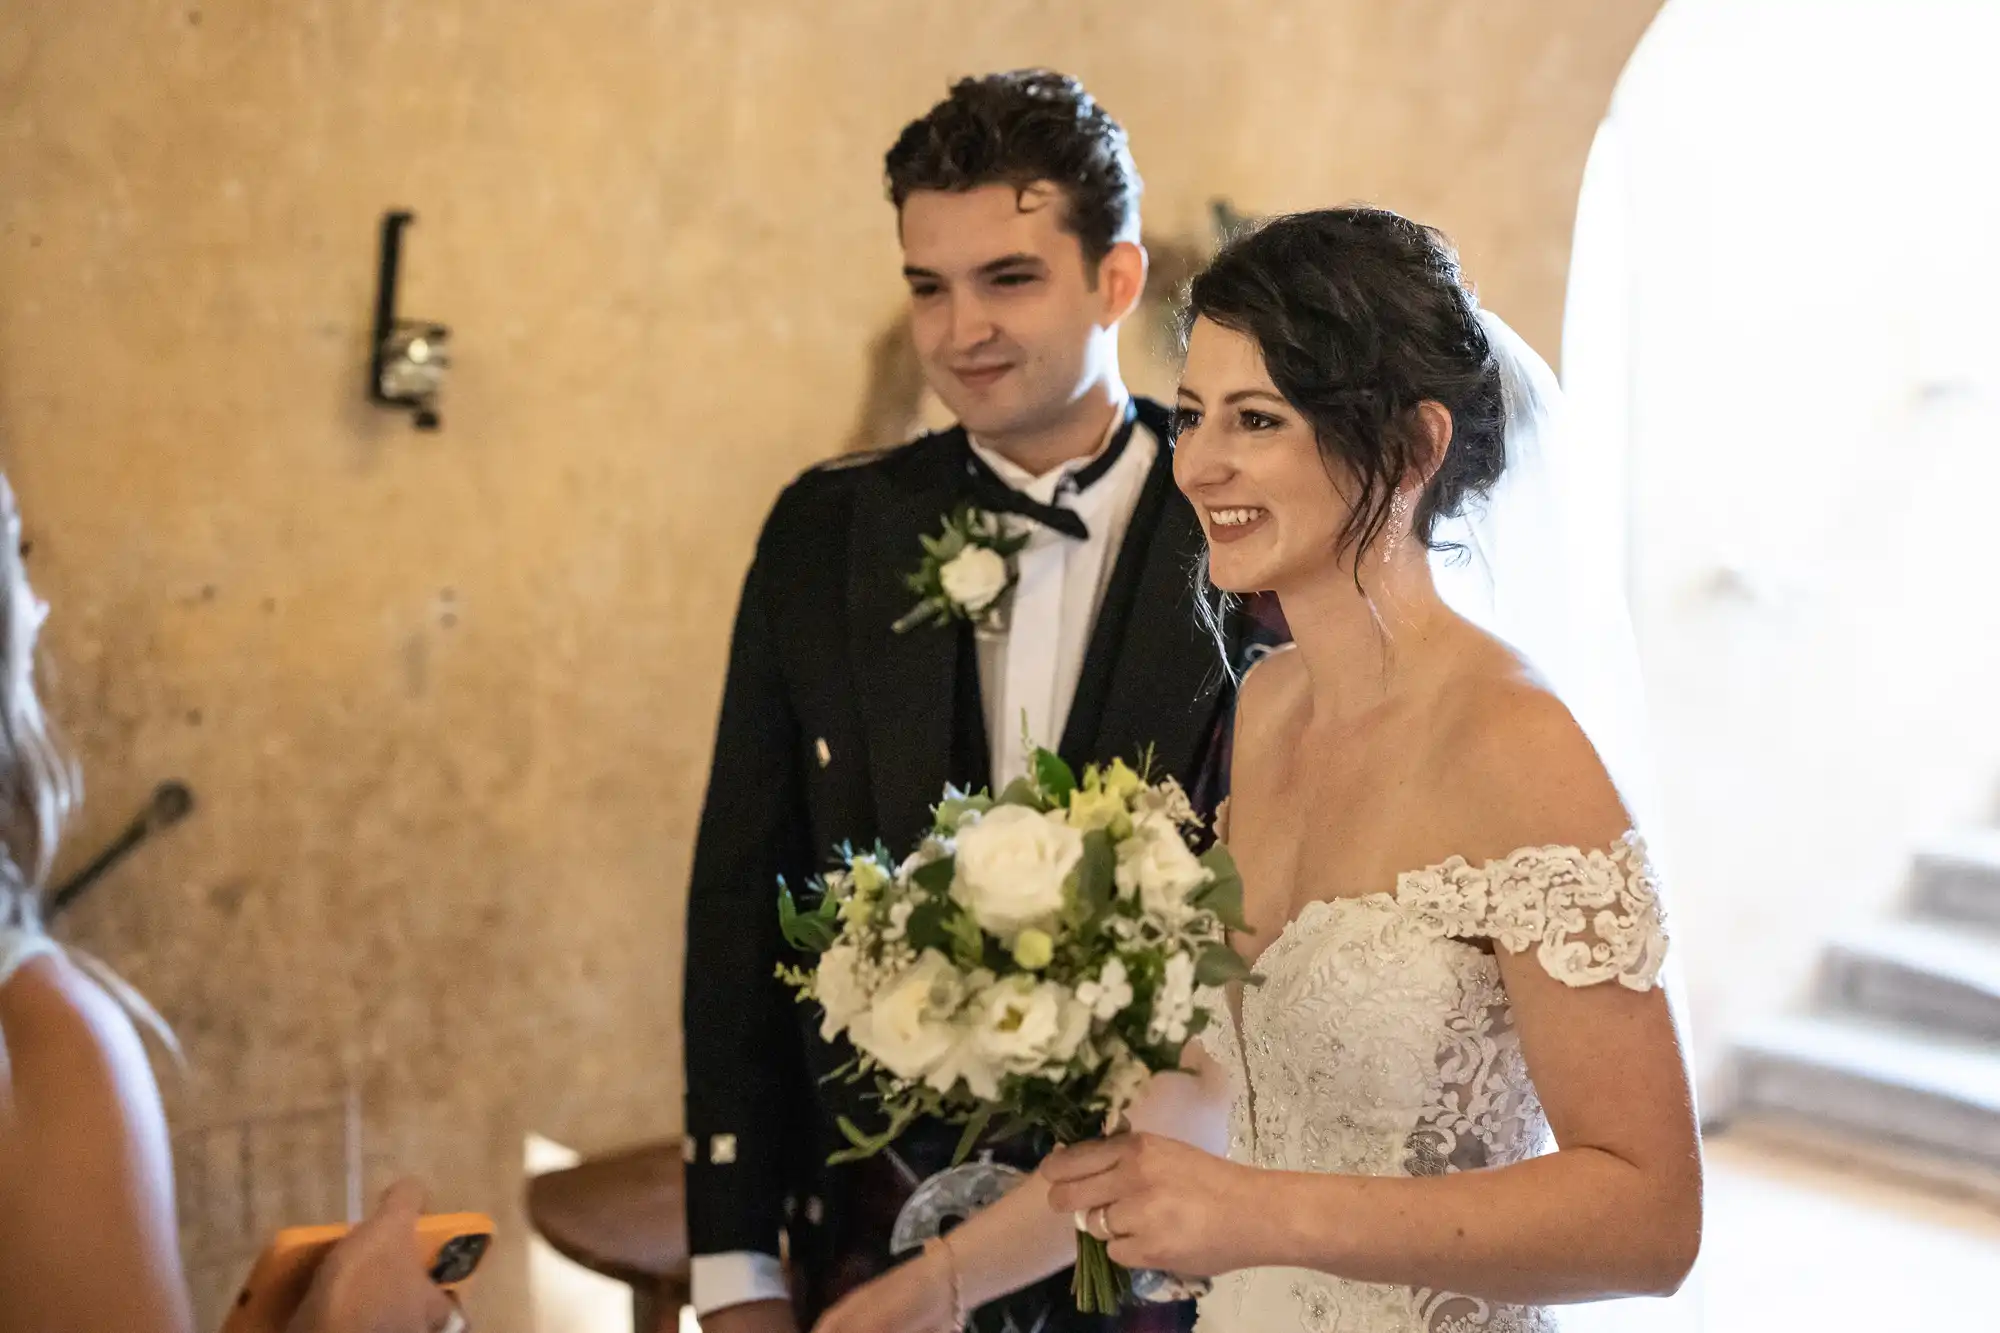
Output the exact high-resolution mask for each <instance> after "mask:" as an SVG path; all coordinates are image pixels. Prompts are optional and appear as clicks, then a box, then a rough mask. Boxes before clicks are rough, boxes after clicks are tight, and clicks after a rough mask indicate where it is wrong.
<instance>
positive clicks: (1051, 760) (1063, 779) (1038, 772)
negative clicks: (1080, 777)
mask: <svg viewBox="0 0 2000 1333" xmlns="http://www.w3.org/2000/svg"><path fill="white" fill-rule="evenodd" d="M1032 767H1033V770H1034V774H1035V784H1036V785H1037V786H1039V787H1040V788H1041V789H1042V795H1043V796H1044V797H1046V798H1047V799H1048V802H1049V804H1050V805H1067V804H1068V803H1069V798H1070V793H1071V792H1073V791H1075V790H1076V773H1075V772H1074V770H1072V769H1071V768H1070V766H1069V765H1068V764H1067V763H1065V762H1064V761H1063V757H1062V756H1061V755H1059V754H1057V753H1056V752H1055V751H1053V750H1045V749H1043V748H1042V747H1041V746H1039V745H1038V746H1036V747H1035V757H1034V761H1033V765H1032Z"/></svg>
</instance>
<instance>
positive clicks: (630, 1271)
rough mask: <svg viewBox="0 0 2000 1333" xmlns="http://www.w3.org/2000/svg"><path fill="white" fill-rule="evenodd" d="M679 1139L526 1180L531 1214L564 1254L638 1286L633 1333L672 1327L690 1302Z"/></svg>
mask: <svg viewBox="0 0 2000 1333" xmlns="http://www.w3.org/2000/svg"><path fill="white" fill-rule="evenodd" d="M686 1197H687V1179H686V1167H685V1164H684V1163H683V1161H682V1159H681V1141H680V1140H679V1139H673V1140H671V1141H668V1142H664V1143H649V1144H646V1145H644V1146H642V1147H638V1148H631V1149H628V1150H626V1151H625V1152H621V1153H613V1154H611V1155H609V1156H606V1157H593V1158H590V1159H589V1160H587V1161H584V1162H580V1163H578V1164H577V1165H576V1166H573V1167H570V1168H569V1169H568V1170H566V1171H550V1172H548V1173H547V1174H545V1175H539V1176H536V1177H534V1178H533V1179H532V1180H530V1181H529V1182H528V1220H529V1221H530V1222H532V1223H533V1224H534V1227H535V1230H536V1231H539V1232H540V1233H541V1234H542V1238H543V1239H544V1240H546V1241H548V1243H549V1244H550V1245H552V1246H554V1247H555V1250H556V1252H557V1253H558V1254H561V1255H562V1256H563V1257H564V1258H565V1259H569V1260H572V1261H574V1262H576V1263H579V1264H582V1265H583V1266H584V1267H585V1268H588V1269H590V1270H591V1271H592V1272H594V1273H602V1274H604V1276H606V1277H611V1278H616V1279H618V1280H619V1281H620V1282H623V1283H624V1284H625V1285H627V1286H628V1287H630V1288H632V1329H633V1333H673V1330H674V1329H675V1328H676V1327H677V1326H678V1324H679V1320H680V1311H681V1307H682V1306H683V1305H686V1304H687V1302H688V1241H687V1217H686V1213H685V1211H684V1209H685V1206H686Z"/></svg>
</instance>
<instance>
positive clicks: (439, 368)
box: [368, 211, 451, 430]
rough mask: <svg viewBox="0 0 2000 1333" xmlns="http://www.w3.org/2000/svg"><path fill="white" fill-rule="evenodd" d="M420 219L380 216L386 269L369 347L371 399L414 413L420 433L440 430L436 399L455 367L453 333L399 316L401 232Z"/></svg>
mask: <svg viewBox="0 0 2000 1333" xmlns="http://www.w3.org/2000/svg"><path fill="white" fill-rule="evenodd" d="M414 221H416V214H414V213H408V212H402V211H398V212H393V213H385V214H384V215H383V216H382V256H381V258H382V264H381V271H380V275H379V276H378V278H377V280H376V284H375V339H374V342H373V343H372V344H371V345H370V346H371V351H370V355H369V362H368V397H369V398H370V399H372V400H373V401H375V402H378V403H381V404H382V405H383V406H385V407H406V408H410V409H412V410H413V411H414V412H415V417H414V420H415V423H416V427H417V429H418V430H436V429H437V428H438V413H437V399H438V393H439V391H440V390H442V389H443V388H444V372H445V370H446V368H447V367H449V366H450V365H451V358H450V356H449V355H448V345H449V342H450V339H451V330H450V329H448V328H446V327H445V326H444V325H442V324H434V323H432V322H431V321H429V320H425V319H399V318H398V317H397V315H396V272H397V269H398V267H399V266H400V264H401V261H402V255H403V230H404V228H406V227H408V226H409V225H410V224H411V223H412V222H414Z"/></svg>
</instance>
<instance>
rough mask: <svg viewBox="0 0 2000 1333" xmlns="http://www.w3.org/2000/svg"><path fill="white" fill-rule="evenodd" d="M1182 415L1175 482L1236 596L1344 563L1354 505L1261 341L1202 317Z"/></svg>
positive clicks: (1214, 575) (1213, 576)
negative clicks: (1268, 363)
mask: <svg viewBox="0 0 2000 1333" xmlns="http://www.w3.org/2000/svg"><path fill="white" fill-rule="evenodd" d="M1174 414H1175V417H1176V419H1177V422H1176V424H1177V429H1176V431H1175V436H1174V482H1175V484H1177V485H1178V486H1179V487H1180V489H1181V492H1182V494H1184V495H1186V496H1187V498H1188V500H1189V502H1190V503H1192V504H1193V505H1194V508H1195V513H1196V514H1197V515H1198V516H1199V517H1200V519H1201V525H1202V529H1203V531H1204V532H1206V533H1207V534H1208V557H1209V572H1208V576H1209V579H1210V581H1211V582H1213V583H1214V584H1215V586H1216V587H1218V588H1221V589H1223V590H1224V591H1226V592H1235V593H1252V592H1265V591H1270V590H1274V589H1275V590H1280V591H1282V590H1283V589H1284V588H1285V587H1286V586H1287V585H1290V584H1293V583H1296V582H1298V581H1299V580H1301V579H1302V578H1310V577H1312V576H1313V575H1315V574H1321V573H1324V571H1325V569H1326V567H1327V566H1328V565H1329V564H1337V563H1338V562H1339V559H1340V557H1339V556H1338V555H1337V554H1336V552H1337V551H1338V549H1339V547H1340V535H1341V533H1342V531H1343V530H1344V529H1345V527H1346V524H1347V518H1348V514H1349V513H1350V512H1351V506H1350V505H1349V504H1348V502H1347V500H1346V499H1345V498H1344V497H1343V496H1342V494H1341V492H1340V488H1339V487H1338V486H1336V485H1335V484H1334V479H1333V476H1332V474H1331V473H1330V472H1329V471H1328V470H1327V465H1326V462H1325V460H1324V458H1323V457H1322V456H1321V454H1320V450H1319V441H1318V437H1317V436H1315V435H1314V433H1313V429H1312V426H1311V424H1310V423H1309V422H1308V421H1307V420H1306V419H1305V417H1304V415H1303V414H1301V413H1300V412H1299V410H1298V409H1297V408H1295V407H1293V406H1292V404H1291V403H1290V402H1289V401H1287V400H1286V398H1285V396H1284V395H1283V394H1282V393H1280V392H1278V387H1277V385H1275V384H1273V383H1272V382H1271V375H1270V372H1269V371H1268V370H1267V369H1266V368H1265V365H1264V353H1263V351H1262V349H1260V348H1259V347H1258V346H1257V342H1256V340H1255V339H1254V338H1251V337H1249V336H1248V335H1246V334H1242V333H1238V332H1236V330H1234V329H1229V328H1224V327H1223V326H1222V325H1220V324H1216V323H1213V322H1211V321H1210V320H1207V319H1197V320H1196V321H1195V323H1194V327H1193V328H1192V329H1191V330H1189V331H1188V348H1187V361H1186V363H1185V365H1184V366H1183V367H1182V369H1181V383H1180V393H1179V397H1178V401H1177V402H1176V404H1175V409H1174Z"/></svg>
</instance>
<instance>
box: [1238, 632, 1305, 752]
mask: <svg viewBox="0 0 2000 1333" xmlns="http://www.w3.org/2000/svg"><path fill="white" fill-rule="evenodd" d="M1306 685H1307V680H1306V672H1305V665H1304V659H1302V658H1301V657H1300V656H1299V653H1298V645H1297V644H1291V643H1287V644H1282V645H1280V646H1279V647H1277V648H1273V649H1272V650H1271V651H1270V652H1268V653H1266V654H1264V655H1263V656H1262V657H1260V658H1258V659H1257V661H1256V662H1255V663H1254V664H1252V666H1251V667H1250V669H1249V670H1248V671H1247V672H1245V673H1244V674H1243V682H1242V684H1240V685H1238V686H1237V687H1236V726H1237V730H1238V731H1239V732H1241V731H1242V730H1244V729H1245V728H1253V727H1256V726H1257V725H1259V724H1260V723H1262V724H1265V725H1268V724H1269V723H1270V721H1271V719H1272V718H1273V717H1275V716H1276V715H1278V714H1280V713H1282V712H1283V711H1284V709H1285V708H1286V707H1287V706H1288V705H1289V704H1290V703H1292V702H1294V701H1296V699H1297V696H1298V694H1299V692H1300V691H1301V690H1303V689H1305V688H1306Z"/></svg>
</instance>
